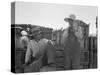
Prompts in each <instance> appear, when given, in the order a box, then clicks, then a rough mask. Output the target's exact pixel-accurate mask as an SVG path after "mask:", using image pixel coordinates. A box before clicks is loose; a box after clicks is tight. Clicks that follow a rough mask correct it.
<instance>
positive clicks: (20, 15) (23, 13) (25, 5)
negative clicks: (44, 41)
mask: <svg viewBox="0 0 100 75" xmlns="http://www.w3.org/2000/svg"><path fill="white" fill-rule="evenodd" d="M70 14H75V15H76V19H79V20H82V21H84V22H85V23H87V24H90V28H89V34H95V33H96V26H95V22H96V16H98V9H97V7H96V6H80V5H68V4H48V3H34V2H16V3H15V24H32V25H38V26H44V27H49V28H53V29H60V28H63V29H64V28H66V27H68V23H67V22H65V21H64V18H65V17H69V15H70Z"/></svg>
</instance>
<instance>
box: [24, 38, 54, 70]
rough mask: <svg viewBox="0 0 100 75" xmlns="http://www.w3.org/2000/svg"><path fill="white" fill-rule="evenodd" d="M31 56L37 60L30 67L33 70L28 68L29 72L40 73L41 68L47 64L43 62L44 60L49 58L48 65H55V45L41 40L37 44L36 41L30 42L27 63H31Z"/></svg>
mask: <svg viewBox="0 0 100 75" xmlns="http://www.w3.org/2000/svg"><path fill="white" fill-rule="evenodd" d="M31 56H32V57H35V60H34V61H32V63H31V64H30V65H29V66H28V67H30V68H31V69H28V68H27V70H28V71H29V72H30V71H31V72H37V71H40V68H42V67H43V66H44V65H45V64H46V63H45V62H43V60H45V59H44V58H47V63H48V64H49V63H55V50H54V47H53V45H52V44H51V43H50V41H49V40H47V39H41V40H40V41H39V42H36V41H35V40H31V41H30V42H29V44H28V48H27V51H26V57H25V62H26V63H27V62H28V61H30V58H31ZM44 63H45V64H44ZM26 72H27V71H26Z"/></svg>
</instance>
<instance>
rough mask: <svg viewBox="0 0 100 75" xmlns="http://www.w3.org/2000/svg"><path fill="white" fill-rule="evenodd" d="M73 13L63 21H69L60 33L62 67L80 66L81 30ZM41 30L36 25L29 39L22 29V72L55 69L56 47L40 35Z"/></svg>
mask: <svg viewBox="0 0 100 75" xmlns="http://www.w3.org/2000/svg"><path fill="white" fill-rule="evenodd" d="M75 18H76V17H75V15H70V17H69V18H65V19H64V21H66V22H68V23H69V27H68V28H66V29H65V31H64V33H63V34H62V38H61V43H62V45H63V47H64V69H65V70H71V69H79V68H80V49H81V48H80V39H82V37H83V36H82V30H81V27H80V26H79V21H78V20H76V19H75ZM41 33H42V32H41V30H40V29H39V28H38V27H37V28H35V29H33V30H32V34H31V37H32V38H31V40H29V39H28V37H27V32H25V31H22V32H21V34H22V37H21V43H22V44H23V48H25V49H26V54H25V68H24V72H40V71H55V70H56V62H55V55H56V49H55V47H54V45H53V44H52V43H51V41H50V40H48V39H46V38H42V37H41V35H42V34H41Z"/></svg>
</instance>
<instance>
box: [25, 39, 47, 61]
mask: <svg viewBox="0 0 100 75" xmlns="http://www.w3.org/2000/svg"><path fill="white" fill-rule="evenodd" d="M47 42H48V40H47V39H41V40H40V41H39V42H36V41H35V40H30V42H29V43H28V47H27V51H26V57H25V62H28V61H29V59H30V56H31V55H32V56H33V57H39V56H41V55H43V54H44V52H45V49H46V46H47Z"/></svg>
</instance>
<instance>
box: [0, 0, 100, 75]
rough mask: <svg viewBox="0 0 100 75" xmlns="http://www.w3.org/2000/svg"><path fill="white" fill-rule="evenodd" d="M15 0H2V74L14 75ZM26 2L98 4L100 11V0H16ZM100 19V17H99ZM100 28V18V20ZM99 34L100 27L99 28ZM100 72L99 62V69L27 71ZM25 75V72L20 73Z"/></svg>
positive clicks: (83, 73)
mask: <svg viewBox="0 0 100 75" xmlns="http://www.w3.org/2000/svg"><path fill="white" fill-rule="evenodd" d="M13 1H14V0H2V1H0V34H1V35H0V75H2V74H3V75H14V74H13V73H11V72H10V66H11V64H10V62H11V32H10V25H11V2H13ZM15 1H24V2H42V3H57V4H74V5H92V6H98V10H99V11H98V13H100V1H99V0H15ZM98 16H100V14H98ZM98 19H99V18H98ZM98 28H99V20H98ZM98 34H99V29H98ZM99 38H100V35H98V45H99ZM99 54H100V51H99V49H98V63H99V62H100V60H99V59H100V58H99V57H100V55H99ZM99 72H100V65H99V64H98V69H88V70H74V71H56V72H43V73H26V74H25V75H28V74H30V75H33V74H35V75H39V74H41V75H47V74H48V75H51V74H58V75H61V74H63V75H67V74H68V75H75V74H77V75H80V74H81V75H94V74H95V75H98V74H99ZM20 75H23V74H20Z"/></svg>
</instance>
